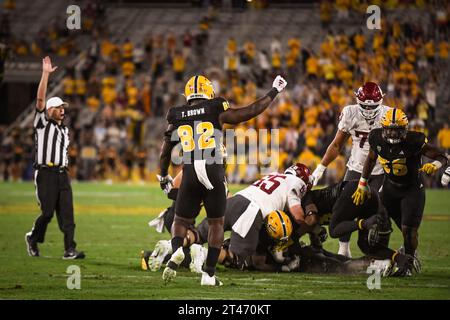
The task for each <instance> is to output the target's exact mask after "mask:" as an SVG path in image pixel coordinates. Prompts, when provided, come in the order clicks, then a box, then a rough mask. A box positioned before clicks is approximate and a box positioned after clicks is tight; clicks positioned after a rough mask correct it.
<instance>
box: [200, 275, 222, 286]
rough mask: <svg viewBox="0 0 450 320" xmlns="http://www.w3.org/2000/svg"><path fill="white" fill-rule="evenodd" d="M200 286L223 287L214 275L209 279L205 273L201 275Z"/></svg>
mask: <svg viewBox="0 0 450 320" xmlns="http://www.w3.org/2000/svg"><path fill="white" fill-rule="evenodd" d="M200 284H201V285H202V286H223V282H222V281H220V280H219V279H217V277H216V276H215V275H214V276H212V277H210V276H209V275H208V274H207V273H206V272H203V273H202V281H201V282H200Z"/></svg>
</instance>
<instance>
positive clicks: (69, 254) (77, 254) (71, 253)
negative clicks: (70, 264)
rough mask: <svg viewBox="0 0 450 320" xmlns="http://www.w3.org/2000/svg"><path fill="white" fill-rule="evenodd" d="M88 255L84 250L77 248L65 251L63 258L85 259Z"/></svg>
mask: <svg viewBox="0 0 450 320" xmlns="http://www.w3.org/2000/svg"><path fill="white" fill-rule="evenodd" d="M85 257H86V255H85V254H84V252H83V251H77V250H75V249H71V250H67V251H65V252H64V255H63V257H62V258H63V259H64V260H74V259H84V258H85Z"/></svg>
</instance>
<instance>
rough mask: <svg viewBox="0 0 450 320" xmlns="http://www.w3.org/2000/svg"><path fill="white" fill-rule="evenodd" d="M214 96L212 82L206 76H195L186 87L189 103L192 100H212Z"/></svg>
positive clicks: (185, 94)
mask: <svg viewBox="0 0 450 320" xmlns="http://www.w3.org/2000/svg"><path fill="white" fill-rule="evenodd" d="M214 95H215V93H214V88H213V85H212V83H211V81H209V80H208V79H207V78H206V77H204V76H193V77H192V78H190V79H189V81H188V82H187V83H186V86H185V87H184V96H185V97H186V100H187V101H189V100H191V99H212V98H214Z"/></svg>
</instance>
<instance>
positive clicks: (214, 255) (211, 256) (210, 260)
mask: <svg viewBox="0 0 450 320" xmlns="http://www.w3.org/2000/svg"><path fill="white" fill-rule="evenodd" d="M219 254H220V248H214V247H209V248H208V254H207V256H206V262H205V269H204V271H205V272H206V273H207V274H208V275H209V276H210V277H212V276H213V275H214V274H215V273H216V264H217V260H218V259H219Z"/></svg>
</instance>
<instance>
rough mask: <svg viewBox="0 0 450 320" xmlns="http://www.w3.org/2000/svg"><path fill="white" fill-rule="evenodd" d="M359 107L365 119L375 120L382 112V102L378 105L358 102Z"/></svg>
mask: <svg viewBox="0 0 450 320" xmlns="http://www.w3.org/2000/svg"><path fill="white" fill-rule="evenodd" d="M358 106H359V111H360V112H361V115H362V116H363V118H364V119H366V120H373V119H375V118H376V117H377V116H378V114H379V112H380V107H381V102H380V103H377V104H372V103H363V102H358Z"/></svg>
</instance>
